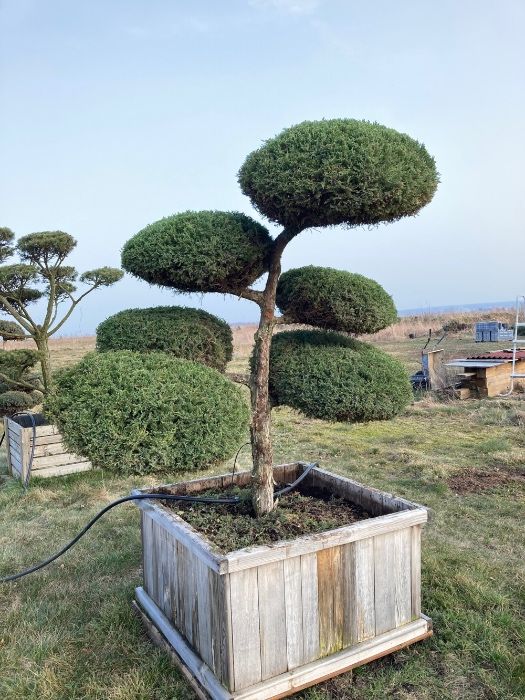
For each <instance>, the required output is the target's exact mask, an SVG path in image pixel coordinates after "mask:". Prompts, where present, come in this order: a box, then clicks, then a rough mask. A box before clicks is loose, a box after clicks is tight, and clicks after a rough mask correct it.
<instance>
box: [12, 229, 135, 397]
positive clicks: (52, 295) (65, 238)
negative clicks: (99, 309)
mask: <svg viewBox="0 0 525 700" xmlns="http://www.w3.org/2000/svg"><path fill="white" fill-rule="evenodd" d="M14 237H15V236H14V233H13V232H12V231H11V229H9V228H0V262H3V261H5V260H7V259H8V258H9V257H11V256H12V255H13V254H14V253H15V252H16V253H18V256H19V258H20V262H19V263H16V264H13V265H2V266H0V311H3V312H4V313H6V314H7V315H9V316H11V317H12V318H13V319H14V321H15V322H16V323H17V324H18V327H20V328H21V329H22V336H21V338H24V337H25V338H32V339H33V340H34V341H35V343H36V346H37V349H38V352H39V360H40V366H41V369H42V380H43V384H44V388H45V390H46V391H47V390H48V389H49V388H50V384H51V364H50V354H49V338H50V337H51V336H52V335H54V334H55V333H56V332H57V331H59V330H60V328H62V326H63V325H64V323H65V322H66V321H67V320H68V318H69V317H70V316H71V314H72V313H73V311H74V310H75V308H76V307H77V305H78V304H79V303H80V302H81V301H82V299H84V297H86V296H87V295H88V294H90V293H91V292H93V291H94V290H95V289H99V288H101V287H109V286H111V285H112V284H114V283H115V282H118V280H120V279H121V278H122V276H123V274H124V273H123V272H122V271H121V270H118V269H116V268H112V267H100V268H97V269H95V270H89V271H88V272H84V273H83V274H82V275H80V278H79V281H80V282H81V283H82V284H85V285H86V286H87V288H86V289H84V290H83V291H82V293H80V294H76V293H75V292H76V280H77V271H76V270H75V268H74V267H71V266H68V265H64V262H65V259H66V258H67V256H68V255H69V254H70V253H71V252H72V251H73V250H74V248H75V246H76V244H77V242H76V240H75V239H74V238H73V236H70V235H69V234H68V233H64V232H63V231H41V232H38V233H30V234H29V235H27V236H22V237H21V238H19V239H18V242H17V243H16V245H15V243H14ZM39 299H45V300H46V303H45V310H44V312H43V318H39V319H37V318H36V317H35V316H34V315H33V314H32V313H31V312H30V305H31V304H32V303H33V302H35V301H38V300H39ZM15 325H16V324H15ZM0 333H1V331H0Z"/></svg>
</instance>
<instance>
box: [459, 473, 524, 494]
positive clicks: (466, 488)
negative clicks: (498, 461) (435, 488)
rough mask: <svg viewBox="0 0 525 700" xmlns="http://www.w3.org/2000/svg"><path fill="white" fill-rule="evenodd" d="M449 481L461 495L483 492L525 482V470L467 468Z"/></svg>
mask: <svg viewBox="0 0 525 700" xmlns="http://www.w3.org/2000/svg"><path fill="white" fill-rule="evenodd" d="M447 483H448V485H449V487H450V488H451V489H452V491H454V493H458V494H460V495H463V494H468V493H481V492H482V491H489V490H493V489H497V488H500V487H502V486H508V485H510V484H516V483H522V484H525V471H523V472H521V473H516V474H511V473H509V472H507V471H501V470H493V471H490V472H488V471H481V470H480V469H467V470H465V471H463V472H460V473H459V474H455V475H454V476H452V477H450V479H448V481H447Z"/></svg>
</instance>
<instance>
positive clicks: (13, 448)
mask: <svg viewBox="0 0 525 700" xmlns="http://www.w3.org/2000/svg"><path fill="white" fill-rule="evenodd" d="M9 449H10V453H11V454H12V455H14V457H15V458H16V459H18V461H19V462H20V463H22V448H21V447H20V445H19V444H18V443H16V442H15V441H14V440H11V441H10V443H9Z"/></svg>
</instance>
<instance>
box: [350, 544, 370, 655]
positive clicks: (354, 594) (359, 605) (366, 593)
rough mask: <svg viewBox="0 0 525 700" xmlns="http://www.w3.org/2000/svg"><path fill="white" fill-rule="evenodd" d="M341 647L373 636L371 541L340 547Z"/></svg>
mask: <svg viewBox="0 0 525 700" xmlns="http://www.w3.org/2000/svg"><path fill="white" fill-rule="evenodd" d="M343 598H344V622H343V646H345V647H347V646H351V645H353V644H356V643H358V642H362V641H364V640H365V639H369V638H370V637H373V636H374V635H375V597H374V541H373V539H369V540H360V541H359V542H352V543H351V544H347V545H345V546H344V548H343Z"/></svg>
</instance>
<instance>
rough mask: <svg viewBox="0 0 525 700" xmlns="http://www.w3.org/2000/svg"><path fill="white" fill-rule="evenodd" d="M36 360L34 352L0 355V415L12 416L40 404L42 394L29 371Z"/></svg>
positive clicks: (36, 379)
mask: <svg viewBox="0 0 525 700" xmlns="http://www.w3.org/2000/svg"><path fill="white" fill-rule="evenodd" d="M15 325H16V324H15ZM38 359H39V356H38V352H36V351H35V350H10V351H9V352H1V353H0V415H3V416H6V415H12V414H13V413H17V412H18V411H25V410H27V409H29V408H33V407H34V406H36V405H37V404H39V403H41V401H42V399H43V397H44V394H43V393H42V391H41V388H42V387H41V384H40V381H39V379H38V377H37V376H36V375H34V374H32V373H31V372H30V371H29V370H30V369H31V368H32V367H33V366H34V365H35V364H36V363H37V362H38Z"/></svg>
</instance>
